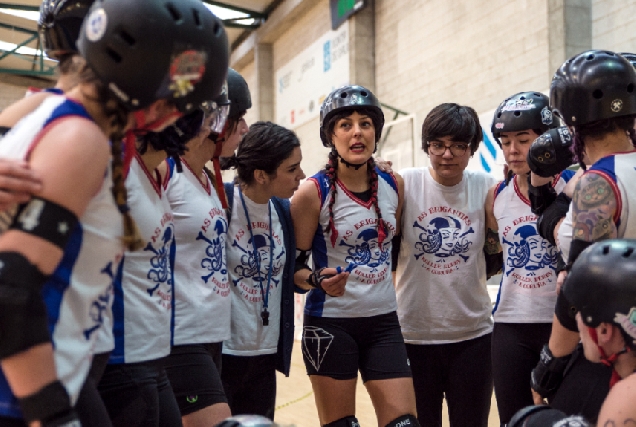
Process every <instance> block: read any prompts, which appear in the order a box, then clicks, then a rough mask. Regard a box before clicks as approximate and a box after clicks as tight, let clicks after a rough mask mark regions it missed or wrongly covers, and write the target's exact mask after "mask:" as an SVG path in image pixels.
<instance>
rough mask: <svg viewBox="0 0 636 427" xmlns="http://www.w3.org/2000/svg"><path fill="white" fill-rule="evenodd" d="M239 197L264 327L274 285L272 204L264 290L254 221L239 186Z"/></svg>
mask: <svg viewBox="0 0 636 427" xmlns="http://www.w3.org/2000/svg"><path fill="white" fill-rule="evenodd" d="M239 196H241V204H242V205H243V211H244V212H245V219H246V220H247V229H248V231H249V232H250V238H251V239H252V251H253V256H254V262H255V263H256V268H257V269H258V277H259V279H257V280H258V285H259V286H260V288H261V297H263V310H262V311H261V319H263V326H268V325H269V311H267V304H268V301H269V287H270V285H271V283H272V267H273V263H274V238H273V237H272V234H273V231H272V204H271V202H270V201H269V200H268V201H267V214H268V216H269V269H268V271H267V288H265V289H263V278H262V276H261V259H260V257H259V256H258V249H256V241H254V232H253V231H252V221H251V220H250V214H249V213H248V211H247V205H246V204H245V199H244V198H243V191H242V190H241V187H240V186H239Z"/></svg>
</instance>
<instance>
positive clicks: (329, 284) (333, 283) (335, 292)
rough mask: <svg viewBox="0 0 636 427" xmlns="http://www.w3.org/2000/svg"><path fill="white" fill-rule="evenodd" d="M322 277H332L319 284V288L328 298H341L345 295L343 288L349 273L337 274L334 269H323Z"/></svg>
mask: <svg viewBox="0 0 636 427" xmlns="http://www.w3.org/2000/svg"><path fill="white" fill-rule="evenodd" d="M322 274H323V275H328V276H332V277H329V278H325V279H323V280H322V281H321V282H320V287H321V288H322V290H323V291H325V293H326V294H327V295H329V296H332V297H341V296H343V295H344V293H345V286H346V284H347V279H348V278H349V272H347V271H343V272H342V273H338V271H337V270H336V269H335V268H325V269H324V270H322Z"/></svg>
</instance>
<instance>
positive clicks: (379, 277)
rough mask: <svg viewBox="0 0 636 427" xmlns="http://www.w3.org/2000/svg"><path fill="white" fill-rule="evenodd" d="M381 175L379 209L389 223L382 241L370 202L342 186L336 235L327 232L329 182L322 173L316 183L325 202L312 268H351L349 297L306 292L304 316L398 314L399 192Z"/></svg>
mask: <svg viewBox="0 0 636 427" xmlns="http://www.w3.org/2000/svg"><path fill="white" fill-rule="evenodd" d="M376 172H377V173H378V190H377V197H378V204H379V207H380V212H381V213H382V219H383V220H384V221H385V223H386V224H387V230H386V234H387V235H386V237H385V238H384V241H383V242H381V243H380V242H379V241H378V231H377V222H378V216H377V214H376V212H375V208H374V206H373V204H372V203H371V201H369V202H364V201H362V200H360V199H358V198H357V197H356V196H355V195H354V194H352V193H351V192H350V191H349V190H348V189H347V188H346V187H345V186H344V185H343V184H342V183H341V182H340V181H337V183H336V201H335V203H334V205H333V217H334V225H335V228H336V230H337V236H335V237H336V238H335V242H334V243H332V240H333V238H334V235H333V234H332V233H325V232H324V229H325V227H326V226H327V224H328V223H329V200H330V199H331V193H330V192H329V182H328V178H327V176H326V175H325V173H324V172H319V173H318V174H316V175H314V176H313V177H311V178H309V179H310V180H312V181H313V182H314V183H315V184H316V187H317V188H318V193H319V197H320V198H321V201H322V202H321V206H322V207H321V209H320V217H319V222H318V229H317V230H316V234H315V236H314V242H313V246H312V256H313V262H314V268H320V267H332V268H336V267H337V266H341V267H342V268H343V269H345V268H347V267H348V266H350V268H351V275H350V276H349V279H348V280H347V285H346V287H345V293H344V295H343V296H340V297H335V298H334V297H330V296H329V295H326V294H325V293H324V292H323V291H321V290H319V289H313V290H311V291H310V292H309V293H308V296H307V300H306V303H305V314H308V315H311V316H319V317H370V316H376V315H380V314H386V313H390V312H392V311H395V310H396V309H397V302H396V298H395V289H394V288H393V277H392V274H391V239H393V236H395V231H396V228H395V227H396V220H395V213H396V210H397V206H398V191H397V183H396V181H395V178H394V177H393V176H392V175H390V174H387V173H384V172H381V171H380V170H379V169H377V168H376Z"/></svg>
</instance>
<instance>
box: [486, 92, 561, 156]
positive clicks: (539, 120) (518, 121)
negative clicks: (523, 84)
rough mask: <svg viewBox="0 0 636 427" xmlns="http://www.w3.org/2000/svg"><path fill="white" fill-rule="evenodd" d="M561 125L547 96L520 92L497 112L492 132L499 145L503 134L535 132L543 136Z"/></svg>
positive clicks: (500, 105) (507, 100) (504, 102)
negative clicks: (522, 131) (528, 130)
mask: <svg viewBox="0 0 636 427" xmlns="http://www.w3.org/2000/svg"><path fill="white" fill-rule="evenodd" d="M559 125H560V122H559V120H558V119H557V118H556V117H554V115H553V114H552V110H551V109H550V102H549V99H548V97H547V96H546V95H544V94H542V93H540V92H519V93H517V94H515V95H513V96H511V97H509V98H506V99H505V100H504V101H503V102H502V103H501V104H499V107H497V109H496V110H495V115H494V117H493V119H492V125H491V127H490V130H491V132H492V135H493V136H494V137H495V140H496V141H497V143H498V144H499V145H501V141H500V140H499V137H500V135H501V132H517V131H521V130H526V129H532V130H534V131H535V132H536V133H537V134H538V135H541V134H542V133H544V132H545V131H547V130H548V129H553V128H556V127H558V126H559Z"/></svg>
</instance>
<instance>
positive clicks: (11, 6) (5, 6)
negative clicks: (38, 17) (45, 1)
mask: <svg viewBox="0 0 636 427" xmlns="http://www.w3.org/2000/svg"><path fill="white" fill-rule="evenodd" d="M0 9H15V10H26V11H27V12H39V11H40V6H27V5H23V4H13V3H0Z"/></svg>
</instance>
